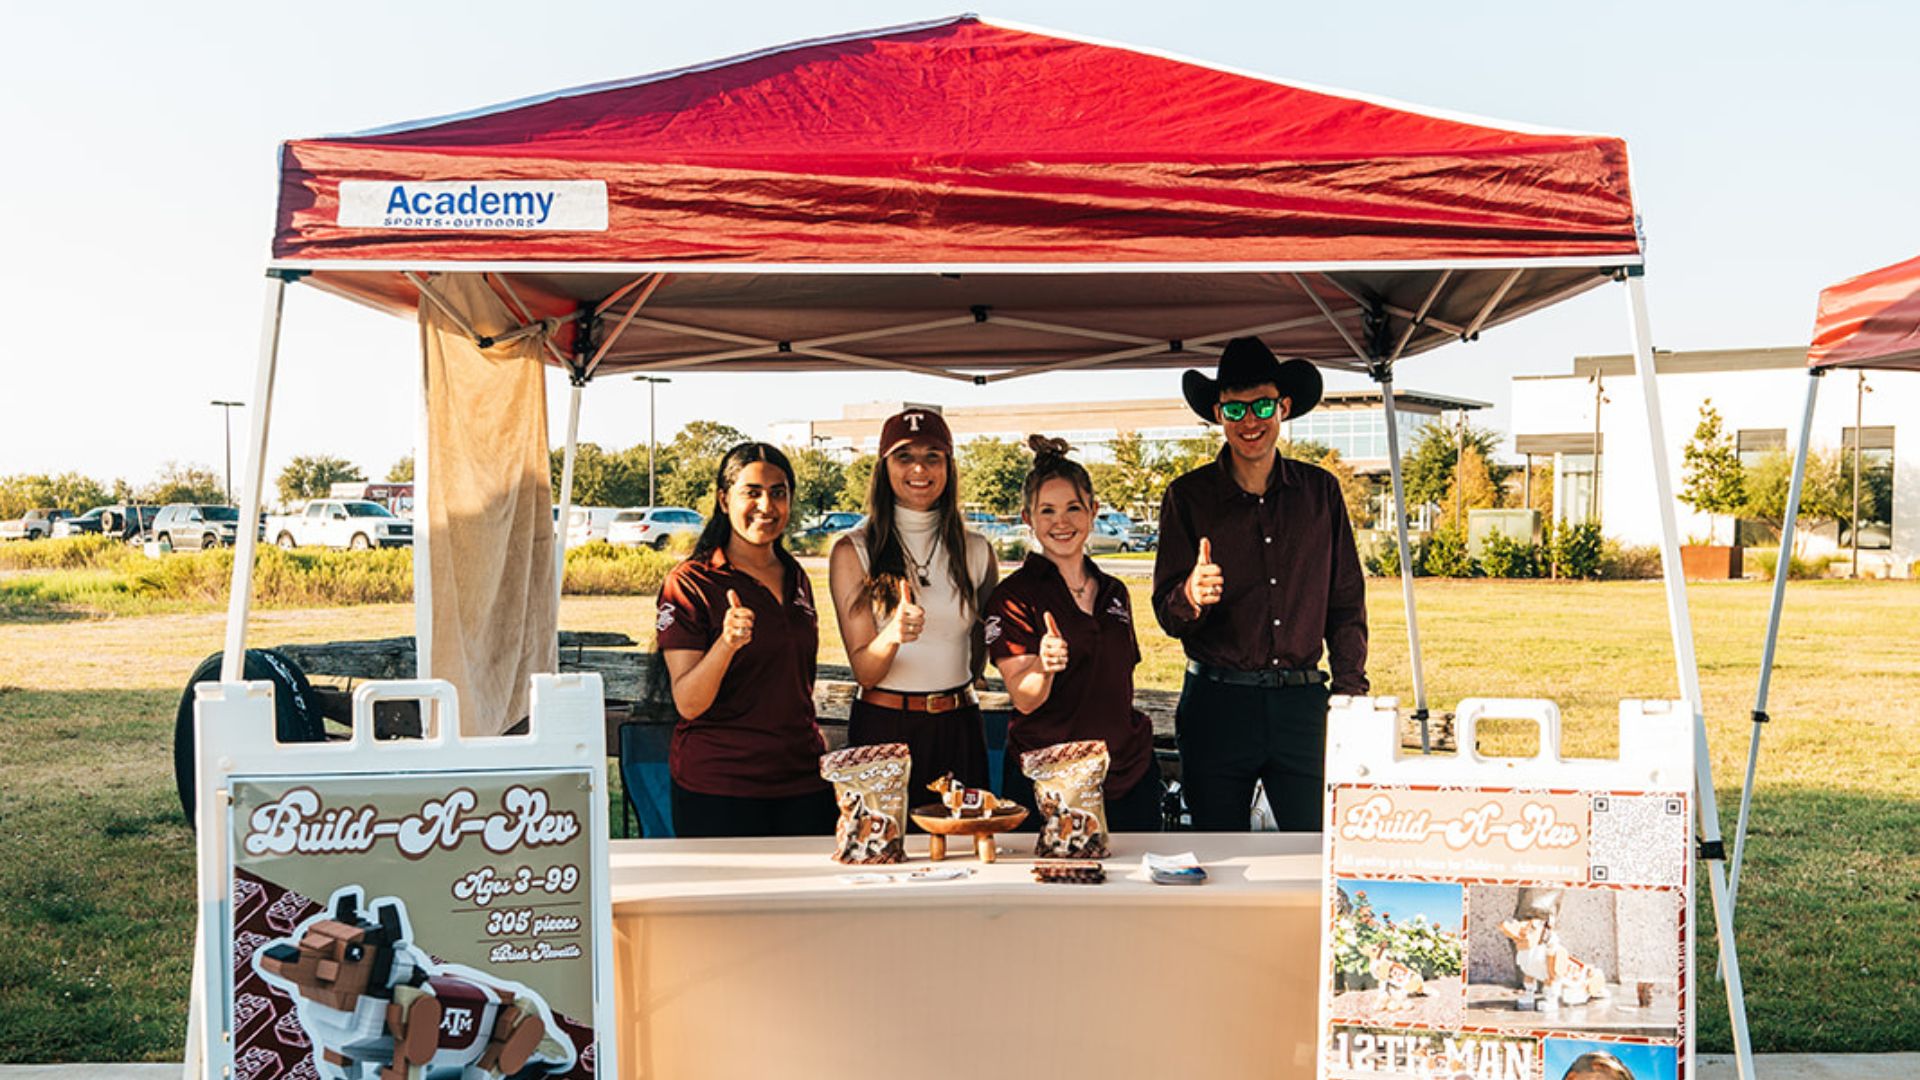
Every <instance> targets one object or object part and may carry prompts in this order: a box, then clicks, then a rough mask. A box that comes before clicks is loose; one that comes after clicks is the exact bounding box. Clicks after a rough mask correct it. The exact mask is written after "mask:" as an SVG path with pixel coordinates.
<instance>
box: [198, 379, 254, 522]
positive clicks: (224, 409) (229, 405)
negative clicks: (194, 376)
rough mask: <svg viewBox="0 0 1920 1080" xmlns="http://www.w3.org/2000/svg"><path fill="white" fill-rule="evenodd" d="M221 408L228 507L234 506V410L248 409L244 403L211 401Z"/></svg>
mask: <svg viewBox="0 0 1920 1080" xmlns="http://www.w3.org/2000/svg"><path fill="white" fill-rule="evenodd" d="M207 404H209V405H218V406H220V419H221V421H222V422H223V424H224V426H225V427H226V429H227V505H228V506H232V505H233V410H235V409H241V408H245V407H246V402H244V401H209V402H207Z"/></svg>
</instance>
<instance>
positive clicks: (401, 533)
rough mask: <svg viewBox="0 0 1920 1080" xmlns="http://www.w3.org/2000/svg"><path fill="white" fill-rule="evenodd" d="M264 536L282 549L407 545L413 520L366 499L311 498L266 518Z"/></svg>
mask: <svg viewBox="0 0 1920 1080" xmlns="http://www.w3.org/2000/svg"><path fill="white" fill-rule="evenodd" d="M156 531H157V530H156ZM263 535H264V536H271V537H273V542H274V543H275V544H278V545H279V546H281V547H283V548H293V547H310V546H312V547H330V548H353V549H354V550H356V551H360V550H365V549H367V548H374V547H408V546H410V545H412V543H413V522H411V521H408V520H406V519H405V518H401V517H395V516H394V513H393V511H391V510H389V509H387V508H386V507H384V506H381V505H380V504H379V503H377V502H368V501H367V500H365V499H311V500H308V502H307V505H306V506H304V507H302V508H301V510H300V512H299V513H297V514H277V515H274V516H272V517H269V518H267V522H266V531H265V533H264V534H263Z"/></svg>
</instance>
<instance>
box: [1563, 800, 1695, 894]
mask: <svg viewBox="0 0 1920 1080" xmlns="http://www.w3.org/2000/svg"><path fill="white" fill-rule="evenodd" d="M1592 810H1593V815H1592V817H1593V829H1592V833H1591V838H1590V840H1589V842H1588V845H1587V850H1588V854H1589V862H1590V866H1589V867H1588V871H1589V875H1590V880H1592V881H1593V882H1594V883H1596V884H1605V885H1679V884H1681V882H1682V881H1683V880H1684V875H1685V870H1686V865H1687V860H1688V859H1690V858H1692V852H1691V851H1689V850H1688V845H1687V837H1688V821H1687V801H1686V800H1685V799H1681V798H1675V797H1673V796H1671V795H1595V796H1594V797H1593V802H1592Z"/></svg>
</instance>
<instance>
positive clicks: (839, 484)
mask: <svg viewBox="0 0 1920 1080" xmlns="http://www.w3.org/2000/svg"><path fill="white" fill-rule="evenodd" d="M787 460H788V461H791V462H792V463H793V483H794V492H793V520H794V523H795V524H798V523H800V522H802V521H805V520H807V519H809V518H814V517H818V516H820V515H821V514H824V513H826V512H827V511H829V510H832V509H833V508H834V507H836V506H839V505H840V498H841V495H842V494H843V493H844V492H845V490H846V486H847V470H846V467H845V466H843V465H841V464H840V462H839V461H837V460H835V459H834V457H833V455H832V454H829V453H827V452H826V451H825V450H819V449H816V448H813V447H808V448H806V449H804V450H793V449H790V450H788V451H787Z"/></svg>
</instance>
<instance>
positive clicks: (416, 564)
mask: <svg viewBox="0 0 1920 1080" xmlns="http://www.w3.org/2000/svg"><path fill="white" fill-rule="evenodd" d="M427 379H428V375H427V325H426V323H424V322H423V323H421V324H420V411H419V412H418V413H417V414H415V416H414V422H413V677H414V678H416V679H431V678H433V553H432V551H431V550H430V545H429V544H428V543H427V539H428V538H427V532H428V529H429V528H430V526H431V519H432V516H433V515H432V514H430V513H428V511H427V488H428V485H429V484H431V483H432V478H433V455H432V454H431V453H430V452H429V449H428V446H429V443H428V438H429V436H428V427H427V396H428V393H427V392H428V389H429V387H428V384H427Z"/></svg>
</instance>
